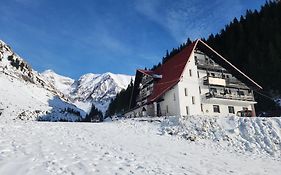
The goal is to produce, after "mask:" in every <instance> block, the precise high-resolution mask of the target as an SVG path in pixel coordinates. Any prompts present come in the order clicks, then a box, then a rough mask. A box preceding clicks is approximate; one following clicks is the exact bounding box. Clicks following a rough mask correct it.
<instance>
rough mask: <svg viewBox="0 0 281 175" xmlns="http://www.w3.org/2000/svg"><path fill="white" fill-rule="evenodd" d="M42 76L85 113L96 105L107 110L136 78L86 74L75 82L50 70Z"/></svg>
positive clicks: (121, 75)
mask: <svg viewBox="0 0 281 175" xmlns="http://www.w3.org/2000/svg"><path fill="white" fill-rule="evenodd" d="M41 75H42V76H43V77H44V79H45V80H46V81H47V82H48V83H49V84H51V85H52V86H54V87H55V88H56V89H57V90H58V91H60V92H61V93H63V94H64V95H65V96H66V97H67V98H68V99H70V101H71V102H72V103H73V104H75V105H77V106H78V107H80V108H81V109H83V110H84V111H89V110H90V108H91V106H92V104H94V105H95V106H96V107H97V108H98V109H99V110H101V111H102V112H105V111H106V110H107V108H108V105H109V103H110V101H111V100H112V99H113V98H115V96H116V95H117V93H119V92H120V91H121V90H123V89H126V88H127V86H128V85H129V83H130V82H131V81H132V80H133V78H134V77H133V76H130V75H125V74H114V73H111V72H105V73H102V74H94V73H86V74H84V75H82V76H80V77H79V78H78V79H76V80H75V79H72V78H69V77H66V76H63V75H60V74H57V73H56V72H55V71H53V70H50V69H49V70H46V71H44V72H42V73H41Z"/></svg>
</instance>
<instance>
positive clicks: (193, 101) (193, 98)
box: [192, 96, 195, 104]
mask: <svg viewBox="0 0 281 175" xmlns="http://www.w3.org/2000/svg"><path fill="white" fill-rule="evenodd" d="M192 104H195V97H194V96H192Z"/></svg>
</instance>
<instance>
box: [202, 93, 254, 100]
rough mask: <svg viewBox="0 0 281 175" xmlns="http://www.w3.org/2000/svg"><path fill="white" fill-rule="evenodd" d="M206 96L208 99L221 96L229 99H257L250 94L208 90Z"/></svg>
mask: <svg viewBox="0 0 281 175" xmlns="http://www.w3.org/2000/svg"><path fill="white" fill-rule="evenodd" d="M205 97H206V99H211V98H220V99H229V100H241V101H255V99H254V97H253V96H250V95H234V94H220V93H215V92H208V93H206V94H205Z"/></svg>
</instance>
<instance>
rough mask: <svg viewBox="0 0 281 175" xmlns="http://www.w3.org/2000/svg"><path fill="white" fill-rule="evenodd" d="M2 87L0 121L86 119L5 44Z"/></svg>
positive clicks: (0, 46)
mask: <svg viewBox="0 0 281 175" xmlns="http://www.w3.org/2000/svg"><path fill="white" fill-rule="evenodd" d="M0 85H1V86H0V97H1V98H0V112H1V113H2V114H1V116H0V119H8V120H9V119H15V118H18V119H27V120H52V121H56V120H70V121H75V120H77V119H79V118H81V117H84V116H85V112H84V111H82V110H80V109H78V108H77V107H76V106H74V105H72V104H69V103H67V101H66V100H67V99H64V98H63V94H61V93H60V92H57V91H56V90H55V89H54V88H53V86H52V85H50V84H48V83H47V82H45V81H44V79H43V78H42V77H41V75H40V74H38V73H37V72H36V71H34V70H33V69H32V68H31V67H30V65H29V64H28V63H27V62H25V61H24V59H22V58H21V57H19V56H18V55H17V54H16V53H14V52H13V51H12V50H11V48H10V47H9V46H8V45H6V44H5V43H4V42H3V41H0ZM67 108H69V109H68V111H66V109H67ZM70 109H72V110H70ZM74 111H77V112H79V113H80V115H81V116H79V115H76V114H75V113H74Z"/></svg>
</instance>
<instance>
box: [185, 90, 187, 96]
mask: <svg viewBox="0 0 281 175" xmlns="http://www.w3.org/2000/svg"><path fill="white" fill-rule="evenodd" d="M184 95H185V96H187V88H184Z"/></svg>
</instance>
